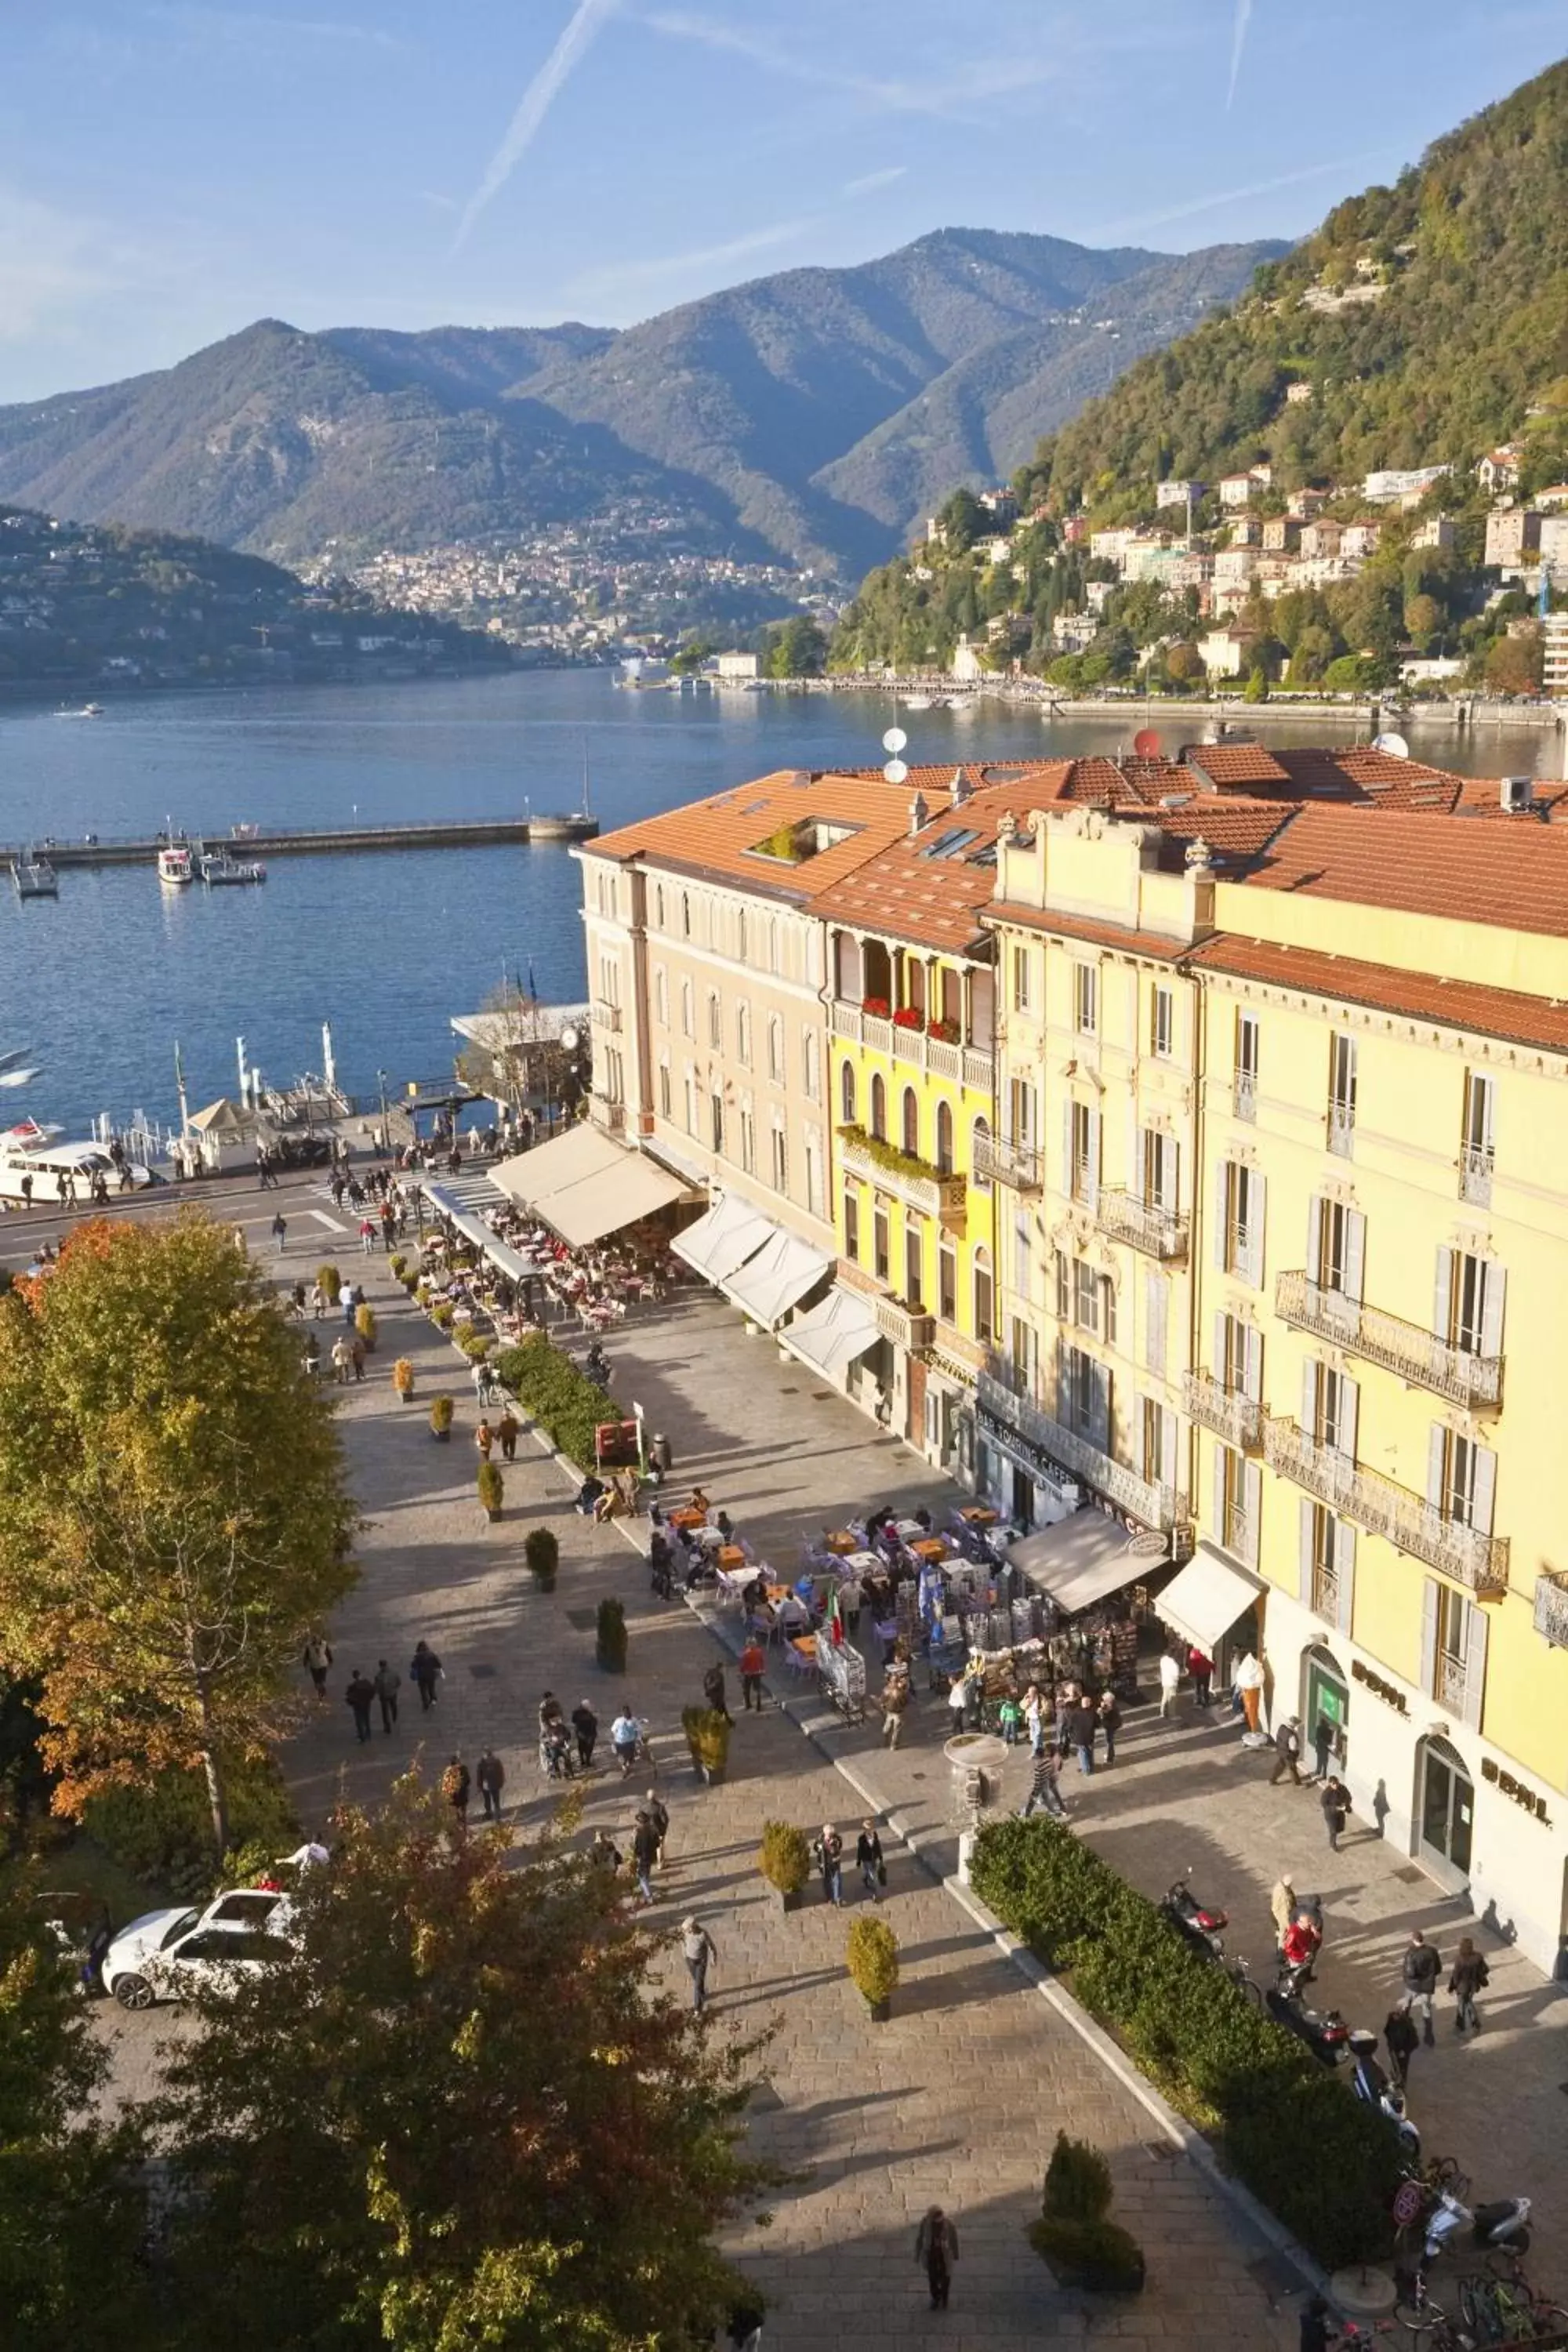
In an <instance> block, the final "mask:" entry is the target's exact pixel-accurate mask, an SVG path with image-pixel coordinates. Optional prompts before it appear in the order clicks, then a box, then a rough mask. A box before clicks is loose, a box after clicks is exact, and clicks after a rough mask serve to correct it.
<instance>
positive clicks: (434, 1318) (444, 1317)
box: [430, 1298, 458, 1331]
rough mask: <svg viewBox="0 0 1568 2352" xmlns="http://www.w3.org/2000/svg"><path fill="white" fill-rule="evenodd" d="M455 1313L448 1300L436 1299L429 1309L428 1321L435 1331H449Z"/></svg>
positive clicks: (454, 1308)
mask: <svg viewBox="0 0 1568 2352" xmlns="http://www.w3.org/2000/svg"><path fill="white" fill-rule="evenodd" d="M457 1311H458V1310H457V1308H456V1307H454V1306H453V1304H452V1302H451V1300H450V1299H449V1298H438V1299H437V1301H436V1304H435V1306H434V1307H432V1308H431V1309H430V1320H431V1322H432V1323H434V1325H435V1326H436V1328H437V1331H449V1330H450V1329H451V1328H452V1318H453V1317H454V1315H456V1313H457Z"/></svg>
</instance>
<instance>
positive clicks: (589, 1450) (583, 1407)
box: [494, 1331, 623, 1469]
mask: <svg viewBox="0 0 1568 2352" xmlns="http://www.w3.org/2000/svg"><path fill="white" fill-rule="evenodd" d="M494 1361H495V1370H496V1376H497V1378H498V1379H499V1380H500V1383H501V1386H502V1387H503V1388H507V1389H510V1391H511V1392H512V1394H513V1396H514V1397H516V1398H517V1400H518V1402H520V1403H521V1405H522V1406H523V1407H524V1408H525V1409H526V1411H527V1412H529V1413H530V1415H531V1417H532V1419H533V1420H534V1421H536V1422H537V1423H539V1426H540V1427H541V1429H542V1430H543V1432H544V1433H545V1435H546V1436H547V1437H548V1438H549V1440H550V1443H551V1444H552V1445H553V1446H555V1447H556V1448H557V1450H558V1451H559V1452H560V1453H562V1454H566V1455H567V1456H568V1457H569V1458H570V1459H571V1460H572V1461H573V1462H574V1463H576V1464H577V1465H579V1467H580V1468H583V1469H588V1468H591V1467H592V1466H593V1461H594V1432H595V1428H596V1427H597V1425H598V1423H600V1422H602V1421H619V1420H621V1419H622V1418H623V1416H622V1413H621V1410H620V1407H619V1406H618V1405H617V1404H616V1402H615V1400H614V1398H612V1397H610V1396H608V1395H607V1394H606V1393H605V1391H604V1390H603V1389H602V1388H599V1387H597V1386H596V1385H595V1382H594V1381H591V1380H589V1379H588V1377H587V1375H586V1374H585V1373H584V1372H580V1371H579V1370H578V1369H577V1367H576V1365H575V1364H574V1362H573V1361H572V1359H571V1358H570V1356H564V1355H563V1354H562V1352H561V1350H560V1349H559V1348H552V1346H551V1344H550V1341H549V1340H548V1339H546V1337H545V1335H544V1333H543V1332H542V1331H537V1332H534V1333H533V1334H532V1335H531V1337H530V1338H528V1339H522V1340H520V1341H519V1342H518V1344H517V1346H516V1347H514V1348H503V1349H501V1350H500V1354H499V1355H498V1356H497V1357H496V1358H495V1360H494Z"/></svg>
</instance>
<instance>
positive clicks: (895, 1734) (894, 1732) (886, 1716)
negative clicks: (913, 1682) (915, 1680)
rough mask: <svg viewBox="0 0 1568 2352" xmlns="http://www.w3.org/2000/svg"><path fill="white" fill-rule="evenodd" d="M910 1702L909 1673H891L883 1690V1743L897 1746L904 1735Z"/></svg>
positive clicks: (888, 1746) (887, 1746) (890, 1746)
mask: <svg viewBox="0 0 1568 2352" xmlns="http://www.w3.org/2000/svg"><path fill="white" fill-rule="evenodd" d="M909 1704H910V1678H909V1676H908V1675H889V1676H888V1679H887V1682H886V1684H885V1685H884V1687H883V1691H882V1745H883V1747H884V1748H896V1747H897V1746H898V1744H899V1741H900V1739H901V1738H902V1737H903V1730H904V1715H905V1712H906V1710H907V1709H908V1706H909Z"/></svg>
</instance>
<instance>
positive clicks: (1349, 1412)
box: [1340, 1374, 1361, 1462]
mask: <svg viewBox="0 0 1568 2352" xmlns="http://www.w3.org/2000/svg"><path fill="white" fill-rule="evenodd" d="M1360 1418H1361V1382H1360V1381H1352V1380H1349V1379H1346V1378H1345V1377H1344V1375H1343V1374H1342V1375H1341V1378H1340V1452H1341V1453H1342V1454H1343V1455H1344V1457H1345V1459H1346V1460H1347V1461H1348V1462H1353V1461H1354V1460H1355V1444H1356V1423H1357V1422H1358V1421H1359V1420H1360Z"/></svg>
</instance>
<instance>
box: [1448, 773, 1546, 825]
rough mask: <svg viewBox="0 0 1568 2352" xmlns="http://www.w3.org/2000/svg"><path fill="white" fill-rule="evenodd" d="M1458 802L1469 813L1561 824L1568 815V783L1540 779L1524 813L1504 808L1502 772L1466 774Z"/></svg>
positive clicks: (1515, 822) (1517, 821) (1471, 814)
mask: <svg viewBox="0 0 1568 2352" xmlns="http://www.w3.org/2000/svg"><path fill="white" fill-rule="evenodd" d="M1458 808H1459V809H1460V810H1461V811H1462V812H1463V814H1465V815H1466V816H1496V817H1503V818H1505V819H1506V820H1507V822H1508V823H1509V824H1528V823H1529V822H1530V820H1531V817H1533V818H1534V819H1535V821H1536V823H1537V824H1562V823H1563V820H1564V818H1568V784H1564V783H1553V782H1551V781H1550V779H1549V780H1548V781H1546V782H1540V781H1539V780H1538V781H1537V782H1536V785H1535V790H1534V793H1533V794H1532V796H1531V803H1530V808H1529V811H1528V812H1527V813H1524V814H1521V813H1520V812H1519V811H1517V810H1514V809H1506V808H1504V806H1503V804H1502V779H1501V777H1500V776H1467V777H1466V778H1465V780H1464V782H1463V785H1462V786H1461V788H1460V792H1459V798H1458Z"/></svg>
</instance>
